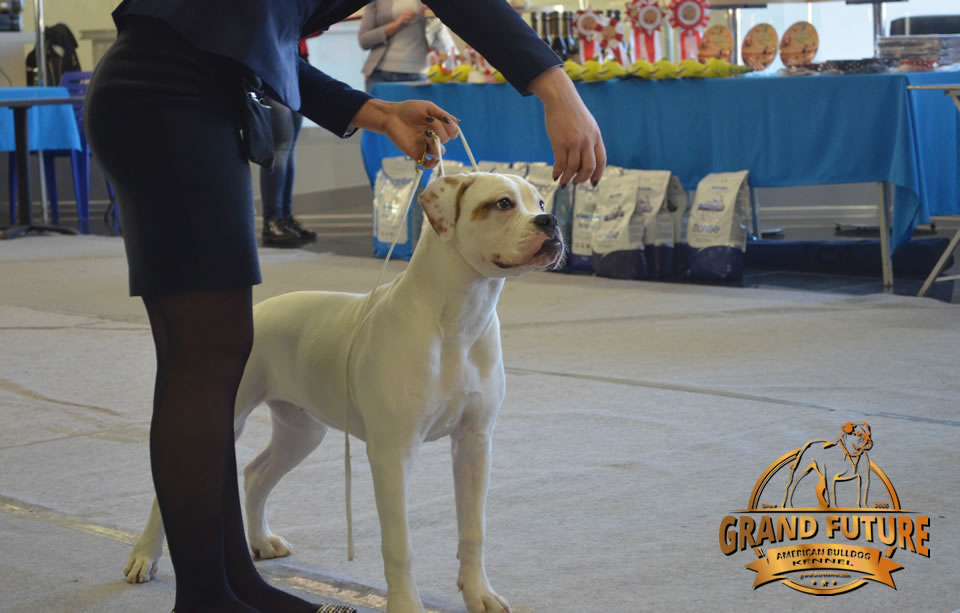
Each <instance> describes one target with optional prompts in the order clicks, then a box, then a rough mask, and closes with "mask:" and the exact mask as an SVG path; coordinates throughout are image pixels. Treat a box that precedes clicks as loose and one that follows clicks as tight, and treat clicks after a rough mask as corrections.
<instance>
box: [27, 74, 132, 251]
mask: <svg viewBox="0 0 960 613" xmlns="http://www.w3.org/2000/svg"><path fill="white" fill-rule="evenodd" d="M91 74H92V73H90V72H65V73H64V74H63V77H62V78H61V79H60V87H65V88H67V91H68V92H69V93H70V96H86V94H87V85H88V83H89V82H90V76H91ZM73 110H74V114H75V115H76V118H77V130H78V131H79V132H80V150H79V151H76V150H61V151H44V152H43V167H44V172H45V175H46V183H47V195H48V198H49V201H50V217H51V222H52V223H53V224H54V225H57V224H59V222H60V209H59V206H58V202H57V175H56V158H57V157H62V156H67V155H69V156H70V162H71V168H72V170H73V190H74V193H75V194H76V197H77V226H78V227H77V229H78V230H79V231H80V233H81V234H89V233H90V155H91V152H90V145H89V144H88V143H87V137H86V134H85V133H84V130H83V104H82V103H80V104H74V105H73ZM8 183H9V186H10V221H11V223H16V207H15V206H14V203H15V202H16V201H17V181H16V159H15V158H14V156H13V155H12V154H11V155H10V156H9V181H8ZM107 192H108V194H109V195H110V206H109V207H108V208H107V212H106V215H104V219H105V221H106V222H107V224H108V225H109V226H110V227H111V229H112V231H113V232H114V233H119V226H118V223H119V222H118V215H117V211H116V207H117V203H116V196H115V194H114V192H113V186H111V185H110V182H109V181H107Z"/></svg>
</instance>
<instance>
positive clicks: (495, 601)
mask: <svg viewBox="0 0 960 613" xmlns="http://www.w3.org/2000/svg"><path fill="white" fill-rule="evenodd" d="M483 583H486V582H483ZM457 587H458V588H460V591H462V592H463V602H464V604H466V605H467V611H469V612H470V613H510V603H508V602H507V599H506V598H504V597H503V596H501V595H500V594H497V593H496V592H494V591H493V588H491V587H490V584H488V583H487V584H485V585H484V584H476V585H469V584H464V583H463V582H457Z"/></svg>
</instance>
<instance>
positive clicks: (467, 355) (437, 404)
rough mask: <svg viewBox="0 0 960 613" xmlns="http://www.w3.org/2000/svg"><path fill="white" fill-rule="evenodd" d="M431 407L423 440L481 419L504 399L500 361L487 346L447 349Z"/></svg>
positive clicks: (494, 411) (442, 434)
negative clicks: (493, 356) (489, 352)
mask: <svg viewBox="0 0 960 613" xmlns="http://www.w3.org/2000/svg"><path fill="white" fill-rule="evenodd" d="M437 375H438V376H437V378H436V380H435V383H436V390H435V395H434V396H433V402H432V403H431V405H432V410H431V409H428V414H427V415H426V416H425V417H426V419H425V421H424V425H425V426H426V428H425V430H426V435H425V438H426V440H434V439H437V438H441V437H444V436H447V435H449V434H450V433H451V432H453V431H454V429H456V428H457V426H458V425H460V424H461V423H463V422H464V421H468V422H474V421H476V422H481V423H482V422H484V421H486V420H487V419H489V418H490V417H491V416H492V415H493V414H495V413H496V411H497V410H498V409H499V408H500V403H501V402H502V401H503V391H504V390H503V388H504V385H503V367H502V362H501V361H500V360H499V359H497V360H493V359H491V356H489V355H488V351H487V348H486V347H483V346H478V345H475V346H473V347H471V348H469V349H466V350H465V349H464V348H463V347H456V348H448V349H447V350H445V351H443V352H442V354H441V360H440V364H439V372H438V373H437Z"/></svg>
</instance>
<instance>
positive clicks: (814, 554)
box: [747, 544, 903, 589]
mask: <svg viewBox="0 0 960 613" xmlns="http://www.w3.org/2000/svg"><path fill="white" fill-rule="evenodd" d="M747 568H749V569H750V570H752V571H754V572H756V573H757V578H756V580H755V581H754V582H753V588H754V589H756V588H758V587H760V586H761V585H763V584H765V583H770V582H771V581H781V580H785V579H787V577H780V576H778V575H784V574H786V573H793V572H799V571H807V570H824V569H829V570H842V571H850V572H856V573H864V575H865V576H864V577H862V578H863V579H869V580H871V581H877V582H878V583H882V584H884V585H888V586H890V587H892V588H893V589H897V586H896V585H894V583H893V577H891V576H890V573H892V572H895V571H898V570H900V569H901V568H903V566H901V565H899V564H897V563H896V562H894V561H893V560H891V559H890V558H885V557H883V554H882V552H881V551H880V550H879V549H872V548H870V547H859V546H856V545H835V544H829V545H827V544H822V545H791V546H789V547H777V548H774V549H768V550H767V556H766V557H765V558H760V559H759V560H756V561H754V562H751V563H750V564H747Z"/></svg>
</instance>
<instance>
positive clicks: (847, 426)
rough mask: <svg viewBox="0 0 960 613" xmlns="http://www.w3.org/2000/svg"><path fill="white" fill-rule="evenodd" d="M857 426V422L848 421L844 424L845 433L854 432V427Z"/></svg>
mask: <svg viewBox="0 0 960 613" xmlns="http://www.w3.org/2000/svg"><path fill="white" fill-rule="evenodd" d="M856 427H857V424H855V423H853V422H852V421H848V422H847V423H845V424H843V426H842V429H843V433H844V434H853V429H854V428H856Z"/></svg>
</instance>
